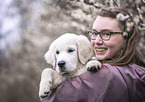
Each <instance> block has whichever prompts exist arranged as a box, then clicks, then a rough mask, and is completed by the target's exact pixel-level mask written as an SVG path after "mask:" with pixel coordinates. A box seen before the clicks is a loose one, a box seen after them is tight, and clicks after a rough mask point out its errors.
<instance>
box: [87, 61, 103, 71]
mask: <svg viewBox="0 0 145 102" xmlns="http://www.w3.org/2000/svg"><path fill="white" fill-rule="evenodd" d="M101 66H102V64H101V62H99V61H97V60H90V61H89V62H88V63H87V68H88V69H87V70H88V71H91V72H96V71H98V70H99V69H100V68H101Z"/></svg>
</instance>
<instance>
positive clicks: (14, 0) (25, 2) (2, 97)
mask: <svg viewBox="0 0 145 102" xmlns="http://www.w3.org/2000/svg"><path fill="white" fill-rule="evenodd" d="M100 6H101V7H110V6H122V7H125V8H129V10H130V11H131V12H132V14H133V15H134V19H135V21H136V22H137V24H138V26H139V27H138V29H139V30H140V33H139V36H140V39H139V46H138V48H139V50H140V52H141V53H142V55H143V57H144V58H145V27H144V26H145V25H144V24H145V1H144V0H3V1H1V2H0V91H1V92H0V102H40V101H39V97H38V87H39V82H40V76H41V72H42V70H43V69H44V68H46V67H51V66H50V65H48V64H47V63H46V61H45V60H44V58H43V55H44V54H45V52H46V51H47V50H48V48H49V45H50V44H51V42H52V41H53V40H54V39H56V38H57V37H58V36H60V35H62V34H64V33H67V32H71V33H76V34H84V35H86V36H87V31H88V30H89V29H90V28H91V26H92V22H93V21H94V19H95V16H96V15H97V12H99V9H98V8H99V7H100Z"/></svg>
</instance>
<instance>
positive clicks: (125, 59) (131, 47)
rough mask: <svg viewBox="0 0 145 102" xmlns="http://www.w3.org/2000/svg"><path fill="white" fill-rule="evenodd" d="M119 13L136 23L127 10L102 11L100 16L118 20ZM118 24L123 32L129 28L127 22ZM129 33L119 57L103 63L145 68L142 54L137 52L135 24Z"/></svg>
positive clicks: (109, 9)
mask: <svg viewBox="0 0 145 102" xmlns="http://www.w3.org/2000/svg"><path fill="white" fill-rule="evenodd" d="M119 13H121V14H123V15H129V18H130V20H131V21H132V22H134V21H133V17H132V16H131V15H130V13H129V12H128V11H127V10H126V9H123V8H119V7H117V8H107V9H102V11H101V12H100V14H99V16H102V17H110V18H116V16H117V14H119ZM116 19H117V18H116ZM118 24H119V25H118V26H119V27H120V29H121V30H122V31H123V32H124V31H126V29H127V26H126V21H125V20H124V21H120V20H118ZM126 32H127V31H126ZM127 33H128V36H127V37H124V39H125V42H126V44H125V45H124V47H123V49H122V50H120V52H119V54H118V56H117V57H114V58H111V59H109V60H104V61H103V63H109V64H111V65H126V64H129V63H135V64H137V65H140V66H143V67H145V62H144V60H143V58H142V56H141V54H140V53H139V51H138V50H137V45H138V28H137V25H136V23H135V22H134V25H133V27H132V29H131V30H130V31H128V32H127Z"/></svg>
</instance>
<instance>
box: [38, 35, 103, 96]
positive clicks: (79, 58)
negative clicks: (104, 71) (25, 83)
mask: <svg viewBox="0 0 145 102" xmlns="http://www.w3.org/2000/svg"><path fill="white" fill-rule="evenodd" d="M93 54H94V53H93V49H92V46H91V43H90V41H89V40H88V39H87V37H85V36H83V35H75V34H70V33H67V34H64V35H62V36H60V37H59V38H57V39H56V40H54V41H53V42H52V44H51V45H50V47H49V50H48V51H47V53H46V54H45V56H44V57H45V59H46V61H47V63H49V64H51V65H52V66H53V68H46V69H44V70H43V72H42V75H41V81H40V87H39V97H45V96H47V94H48V93H49V92H50V90H51V89H53V88H56V87H57V86H58V85H60V84H61V83H62V82H63V81H64V80H66V79H67V78H70V77H76V76H79V75H81V74H83V73H85V72H86V71H87V67H89V70H90V68H91V67H90V66H98V65H99V67H101V63H100V62H99V61H96V60H95V61H94V60H93V61H92V62H93V63H92V64H91V61H90V62H89V65H88V66H86V65H87V62H88V61H89V60H90V59H91V57H92V56H93Z"/></svg>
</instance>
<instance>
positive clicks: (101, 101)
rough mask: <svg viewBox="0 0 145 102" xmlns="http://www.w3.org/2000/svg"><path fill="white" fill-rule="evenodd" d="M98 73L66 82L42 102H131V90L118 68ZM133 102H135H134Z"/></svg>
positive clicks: (101, 70) (107, 67)
mask: <svg viewBox="0 0 145 102" xmlns="http://www.w3.org/2000/svg"><path fill="white" fill-rule="evenodd" d="M105 66H106V67H104V68H102V69H100V70H99V71H98V72H94V73H92V72H86V73H84V74H83V75H81V76H79V77H75V78H70V79H67V80H65V81H64V82H63V83H62V84H61V85H60V86H59V87H58V88H57V89H54V90H53V91H51V92H50V93H49V94H48V97H46V98H41V99H40V100H41V101H42V102H129V90H128V85H127V84H126V81H125V80H124V77H123V76H122V74H121V73H120V71H119V70H118V68H117V67H114V66H110V65H105ZM132 102H133V101H132Z"/></svg>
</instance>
